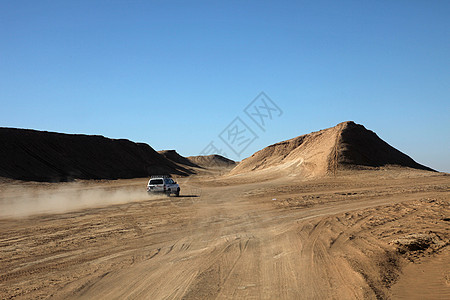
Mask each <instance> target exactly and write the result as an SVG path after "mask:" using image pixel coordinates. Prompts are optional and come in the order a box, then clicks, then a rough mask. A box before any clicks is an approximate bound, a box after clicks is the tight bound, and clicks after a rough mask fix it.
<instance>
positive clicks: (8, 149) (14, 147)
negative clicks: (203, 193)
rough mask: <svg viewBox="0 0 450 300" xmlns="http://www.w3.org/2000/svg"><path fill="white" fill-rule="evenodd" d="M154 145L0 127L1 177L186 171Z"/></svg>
mask: <svg viewBox="0 0 450 300" xmlns="http://www.w3.org/2000/svg"><path fill="white" fill-rule="evenodd" d="M189 173H191V172H190V171H189V170H187V169H185V168H183V167H180V166H177V165H176V164H174V163H173V162H171V161H169V160H167V159H166V158H165V157H164V156H162V155H160V154H158V152H156V151H155V150H153V148H152V147H150V146H149V145H147V144H143V143H134V142H131V141H129V140H125V139H109V138H105V137H103V136H96V135H95V136H92V135H79V134H62V133H53V132H45V131H36V130H28V129H15V128H0V176H2V177H7V178H12V179H19V180H33V181H67V180H72V179H76V178H78V179H119V178H136V177H146V176H149V175H153V174H178V175H187V174H189Z"/></svg>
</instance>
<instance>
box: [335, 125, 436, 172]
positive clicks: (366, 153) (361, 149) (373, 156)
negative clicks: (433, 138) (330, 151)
mask: <svg viewBox="0 0 450 300" xmlns="http://www.w3.org/2000/svg"><path fill="white" fill-rule="evenodd" d="M341 124H343V125H342V130H341V132H340V135H339V136H338V140H337V143H336V145H337V147H336V148H335V150H334V151H337V152H336V153H334V154H335V155H336V158H337V163H338V166H340V167H341V168H344V169H345V168H352V167H354V166H368V167H381V166H385V165H398V166H403V167H409V168H414V169H421V170H428V171H434V170H433V169H431V168H428V167H426V166H424V165H421V164H419V163H417V162H415V161H414V160H413V159H412V158H411V157H409V156H408V155H406V154H404V153H402V152H400V151H399V150H397V149H395V148H394V147H392V146H391V145H389V144H388V143H386V142H385V141H383V140H382V139H381V138H379V137H378V135H377V134H376V133H375V132H373V131H371V130H368V129H366V128H365V127H364V126H363V125H360V124H355V123H354V122H351V121H350V122H344V123H341Z"/></svg>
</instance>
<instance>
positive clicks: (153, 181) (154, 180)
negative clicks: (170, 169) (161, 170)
mask: <svg viewBox="0 0 450 300" xmlns="http://www.w3.org/2000/svg"><path fill="white" fill-rule="evenodd" d="M150 184H163V180H162V179H152V180H150Z"/></svg>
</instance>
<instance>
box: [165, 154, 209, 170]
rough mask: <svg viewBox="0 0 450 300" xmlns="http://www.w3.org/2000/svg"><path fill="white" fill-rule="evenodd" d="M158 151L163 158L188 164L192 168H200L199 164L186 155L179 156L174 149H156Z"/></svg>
mask: <svg viewBox="0 0 450 300" xmlns="http://www.w3.org/2000/svg"><path fill="white" fill-rule="evenodd" d="M158 153H159V154H161V155H162V156H164V157H165V158H167V159H168V160H171V161H172V162H174V163H177V164H181V165H185V166H189V167H194V168H200V166H199V165H197V164H195V163H194V162H192V161H190V160H189V159H187V158H186V157H184V156H181V155H180V154H178V152H177V151H175V150H161V151H158Z"/></svg>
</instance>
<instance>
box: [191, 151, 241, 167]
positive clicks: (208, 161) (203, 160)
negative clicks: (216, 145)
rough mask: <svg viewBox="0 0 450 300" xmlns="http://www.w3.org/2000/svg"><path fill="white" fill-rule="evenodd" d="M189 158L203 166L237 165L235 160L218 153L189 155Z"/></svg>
mask: <svg viewBox="0 0 450 300" xmlns="http://www.w3.org/2000/svg"><path fill="white" fill-rule="evenodd" d="M187 159H189V161H191V162H193V163H195V164H197V165H199V166H200V167H203V168H231V167H234V166H236V162H235V161H234V160H231V159H228V158H226V157H223V156H222V155H218V154H212V155H198V156H188V157H187Z"/></svg>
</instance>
